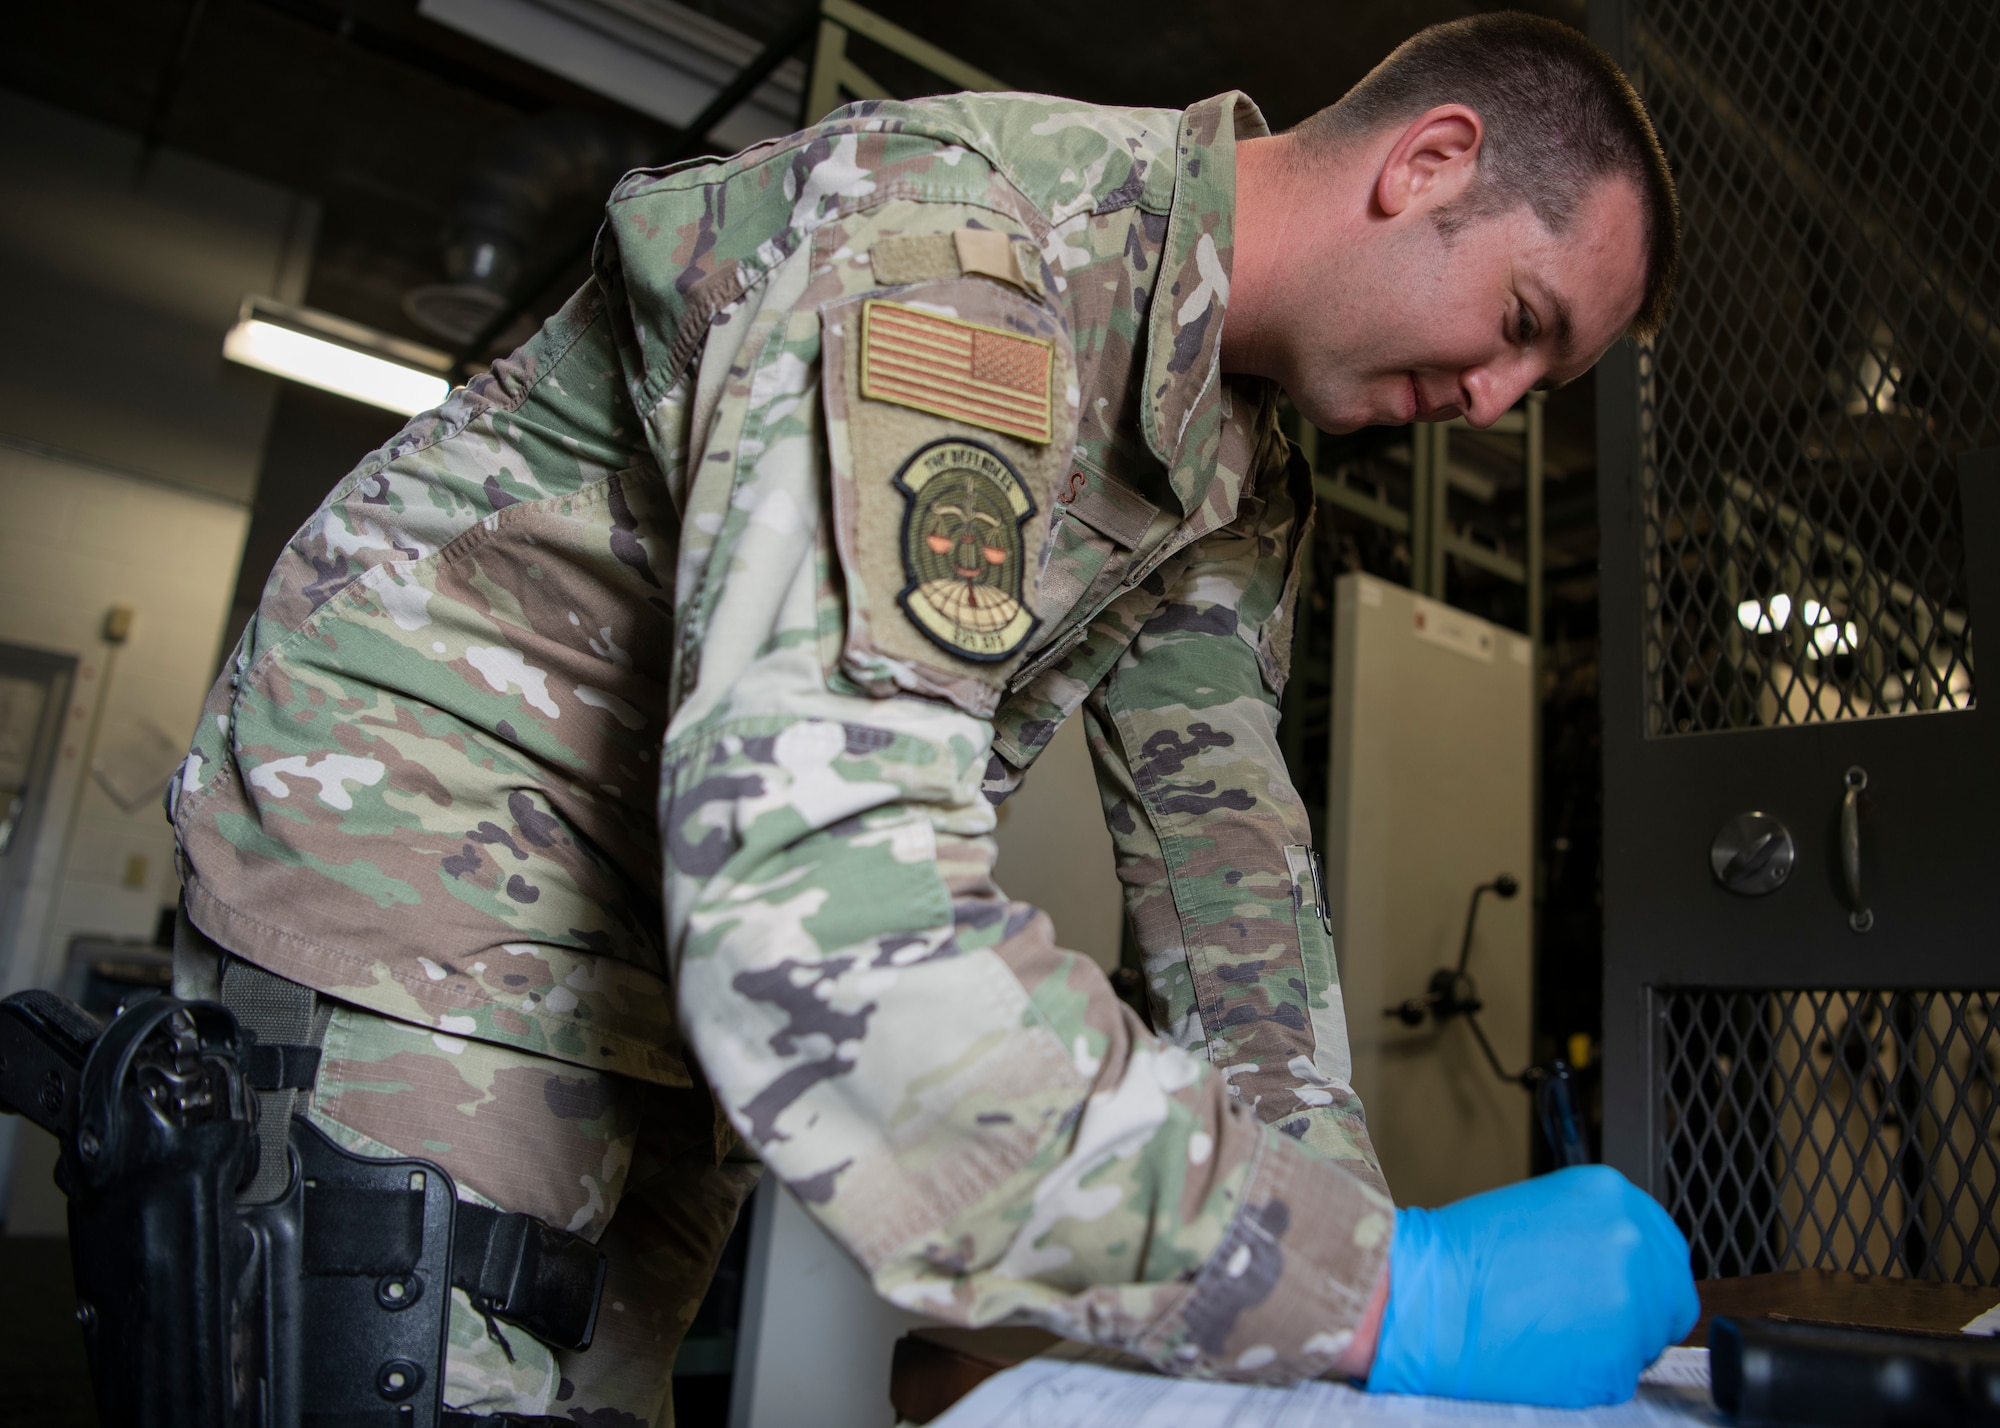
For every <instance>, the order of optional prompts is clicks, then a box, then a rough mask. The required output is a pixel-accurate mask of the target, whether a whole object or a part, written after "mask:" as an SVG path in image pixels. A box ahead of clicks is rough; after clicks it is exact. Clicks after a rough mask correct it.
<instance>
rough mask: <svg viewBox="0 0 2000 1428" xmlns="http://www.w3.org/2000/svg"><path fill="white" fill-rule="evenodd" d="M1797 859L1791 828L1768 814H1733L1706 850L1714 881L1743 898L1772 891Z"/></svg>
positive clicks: (1783, 883) (1789, 872) (1790, 873)
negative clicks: (1713, 871)
mask: <svg viewBox="0 0 2000 1428" xmlns="http://www.w3.org/2000/svg"><path fill="white" fill-rule="evenodd" d="M1797 861H1798V848H1797V846H1796V845H1795V844H1794V843H1793V842H1792V834H1791V830H1790V829H1788V828H1786V827H1785V825H1784V824H1782V823H1780V822H1779V821H1778V820H1777V819H1775V818H1773V817H1772V816H1771V815H1770V814H1768V813H1739V814H1737V815H1736V816H1735V817H1734V818H1732V819H1730V820H1729V821H1728V822H1727V823H1725V824H1723V825H1722V831H1721V832H1720V833H1718V834H1716V835H1715V843H1714V845H1713V846H1712V847H1710V848H1709V850H1708V865H1709V866H1710V867H1711V868H1713V869H1715V880H1716V881H1717V882H1719V883H1721V884H1722V885H1723V886H1724V887H1726V888H1728V889H1729V890H1730V891H1731V892H1733V893H1740V894H1741V895H1742V896H1744V897H1759V896H1761V895H1763V894H1764V893H1768V892H1776V891H1777V890H1778V889H1779V888H1781V887H1783V886H1784V885H1785V879H1786V878H1789V877H1790V876H1791V875H1792V864H1793V863H1795V862H1797Z"/></svg>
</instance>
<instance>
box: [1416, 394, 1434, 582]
mask: <svg viewBox="0 0 2000 1428" xmlns="http://www.w3.org/2000/svg"><path fill="white" fill-rule="evenodd" d="M1435 430H1437V428H1436V427H1434V426H1431V425H1429V424H1428V423H1425V422H1417V423H1416V424H1415V425H1413V426H1412V427H1411V428H1410V588H1411V589H1412V590H1414V591H1416V592H1417V593H1418V594H1419V595H1428V594H1430V593H1431V590H1430V578H1431V433H1432V432H1433V431H1435Z"/></svg>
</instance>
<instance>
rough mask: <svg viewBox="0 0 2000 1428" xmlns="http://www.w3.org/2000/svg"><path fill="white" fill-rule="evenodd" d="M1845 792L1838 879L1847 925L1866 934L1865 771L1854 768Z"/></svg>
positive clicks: (1869, 919)
mask: <svg viewBox="0 0 2000 1428" xmlns="http://www.w3.org/2000/svg"><path fill="white" fill-rule="evenodd" d="M1842 782H1843V783H1844V784H1845V785H1846V788H1847V792H1846V793H1845V794H1843V795H1842V796H1841V800H1840V876H1841V881H1842V882H1843V884H1845V887H1846V891H1847V925H1848V926H1849V927H1851V928H1853V929H1854V930H1855V931H1856V932H1866V931H1868V930H1869V929H1870V928H1871V927H1873V926H1874V925H1875V914H1874V913H1873V912H1870V911H1869V910H1868V904H1867V903H1866V902H1865V901H1863V900H1862V897H1861V792H1862V790H1863V789H1865V788H1867V787H1868V770H1866V769H1864V768H1862V767H1861V766H1860V765H1859V764H1856V765H1855V766H1854V767H1853V768H1850V769H1849V770H1848V771H1847V774H1846V776H1845V777H1844V778H1843V779H1842Z"/></svg>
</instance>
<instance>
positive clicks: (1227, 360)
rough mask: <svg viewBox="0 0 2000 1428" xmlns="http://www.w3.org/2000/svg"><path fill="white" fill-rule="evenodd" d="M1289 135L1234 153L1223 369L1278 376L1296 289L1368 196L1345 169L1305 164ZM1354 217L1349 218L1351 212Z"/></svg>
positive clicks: (1252, 142) (1362, 212)
mask: <svg viewBox="0 0 2000 1428" xmlns="http://www.w3.org/2000/svg"><path fill="white" fill-rule="evenodd" d="M1297 146H1298V141H1297V140H1296V139H1294V138H1293V137H1292V136H1290V135H1288V134H1274V135H1272V136H1271V137H1269V138H1266V139H1248V140H1245V141H1244V142H1243V143H1241V144H1239V145H1238V146H1237V148H1236V218H1235V249H1234V254H1233V257H1232V259H1231V262H1230V273H1229V310H1228V312H1227V314H1226V315H1225V316H1224V318H1223V327H1222V370H1223V371H1225V372H1238V373H1242V374H1245V375H1248V376H1258V377H1272V378H1282V376H1283V375H1284V368H1285V356H1286V346H1287V342H1286V334H1287V329H1288V326H1289V322H1290V319H1291V312H1292V309H1293V308H1294V307H1295V306H1296V301H1295V300H1296V295H1297V292H1298V288H1299V284H1300V283H1301V282H1302V281H1309V280H1310V279H1309V278H1307V276H1306V275H1307V274H1308V273H1321V275H1322V276H1324V274H1323V263H1324V255H1325V254H1327V253H1328V252H1329V251H1330V250H1331V249H1334V248H1337V247H1338V246H1340V244H1341V242H1342V238H1341V231H1340V230H1343V229H1345V228H1346V227H1347V226H1348V223H1349V221H1350V219H1351V218H1365V216H1366V208H1367V194H1366V193H1365V192H1364V191H1361V190H1360V188H1359V185H1358V184H1357V183H1356V182H1355V181H1354V180H1355V175H1354V174H1352V173H1350V172H1348V169H1349V167H1350V166H1349V165H1345V164H1342V163H1341V162H1339V161H1338V160H1336V159H1324V160H1321V161H1319V162H1317V163H1315V164H1313V165H1312V172H1311V173H1310V174H1309V175H1308V173H1307V172H1306V165H1305V164H1304V163H1302V162H1301V161H1300V159H1299V156H1298V154H1297ZM1350 211H1352V212H1350Z"/></svg>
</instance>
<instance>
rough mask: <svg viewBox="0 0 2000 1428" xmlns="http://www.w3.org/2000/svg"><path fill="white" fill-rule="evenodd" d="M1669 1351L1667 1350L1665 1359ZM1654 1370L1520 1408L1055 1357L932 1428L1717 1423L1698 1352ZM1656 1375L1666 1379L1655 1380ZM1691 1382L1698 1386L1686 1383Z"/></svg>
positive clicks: (1031, 1364) (1494, 1427)
mask: <svg viewBox="0 0 2000 1428" xmlns="http://www.w3.org/2000/svg"><path fill="white" fill-rule="evenodd" d="M1670 1352H1671V1351H1670ZM1689 1352H1694V1353H1699V1354H1700V1355H1701V1359H1700V1361H1699V1363H1697V1362H1696V1361H1695V1360H1694V1359H1692V1358H1685V1357H1683V1358H1679V1359H1677V1360H1676V1361H1675V1362H1674V1363H1673V1364H1672V1365H1669V1364H1667V1363H1665V1362H1662V1363H1661V1364H1660V1365H1657V1366H1656V1367H1655V1369H1654V1370H1653V1371H1652V1373H1651V1374H1649V1377H1650V1378H1654V1379H1658V1378H1662V1377H1671V1378H1672V1379H1673V1380H1675V1381H1673V1382H1669V1383H1647V1384H1644V1385H1642V1386H1641V1387H1640V1389H1639V1396H1638V1397H1637V1398H1635V1399H1633V1400H1632V1401H1631V1402H1629V1403H1621V1404H1618V1405H1617V1406H1615V1407H1611V1408H1586V1409H1563V1408H1527V1407H1522V1406H1520V1405H1517V1404H1507V1403H1461V1402H1458V1401H1456V1400H1453V1399H1449V1398H1409V1397H1404V1396H1402V1395H1399V1394H1380V1393H1363V1392H1360V1391H1359V1390H1357V1389H1353V1388H1349V1387H1347V1385H1345V1384H1337V1383H1319V1382H1314V1383H1302V1384H1297V1385H1295V1386H1293V1387H1290V1388H1260V1387H1256V1386H1254V1385H1250V1384H1240V1383H1203V1382H1196V1381H1193V1380H1189V1379H1175V1378H1167V1377H1164V1376H1162V1375H1160V1374H1153V1373H1147V1372H1144V1371H1142V1370H1137V1369H1134V1368H1132V1367H1130V1366H1129V1361H1127V1362H1126V1363H1125V1364H1122V1365H1114V1364H1110V1363H1106V1362H1104V1361H1102V1359H1096V1358H1093V1357H1092V1356H1091V1355H1090V1353H1089V1351H1087V1350H1085V1351H1081V1352H1079V1351H1075V1350H1070V1351H1065V1350H1061V1349H1058V1350H1056V1351H1055V1352H1053V1353H1049V1354H1044V1355H1042V1356H1041V1357H1039V1358H1033V1359H1029V1360H1028V1361H1027V1362H1026V1363H1023V1364H1018V1365H1016V1366H1015V1367H1013V1368H1011V1369H1008V1370H1006V1371H1005V1372H1004V1373H999V1374H995V1375H994V1376H993V1377H992V1378H989V1379H987V1380H986V1382H984V1383H982V1384H981V1385H980V1386H979V1387H978V1388H976V1389H974V1390H973V1391H972V1392H971V1393H969V1394H967V1395H966V1396H965V1397H964V1398H962V1399H960V1400H959V1402H958V1403H957V1404H956V1405H955V1406H953V1407H952V1408H951V1410H950V1411H949V1412H947V1413H945V1414H944V1415H943V1416H941V1417H939V1418H937V1419H935V1420H933V1428H1024V1425H1032V1428H1685V1425H1690V1424H1703V1425H1713V1424H1719V1423H1721V1422H1722V1421H1723V1420H1722V1419H1721V1417H1720V1416H1719V1415H1718V1414H1717V1413H1716V1411H1715V1408H1714V1406H1713V1404H1711V1403H1710V1401H1709V1396H1708V1373H1707V1369H1708V1364H1707V1353H1706V1351H1703V1350H1695V1351H1689ZM1662 1370H1668V1372H1667V1373H1665V1374H1663V1373H1662V1372H1661V1371H1662ZM1689 1380H1698V1382H1689Z"/></svg>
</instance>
